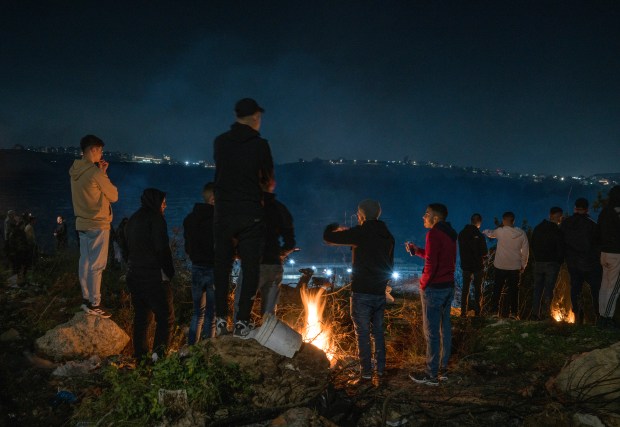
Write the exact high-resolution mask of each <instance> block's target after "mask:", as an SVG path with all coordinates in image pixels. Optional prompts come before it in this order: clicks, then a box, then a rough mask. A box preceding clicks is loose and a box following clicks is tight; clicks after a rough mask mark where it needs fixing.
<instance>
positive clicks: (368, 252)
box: [323, 199, 394, 380]
mask: <svg viewBox="0 0 620 427" xmlns="http://www.w3.org/2000/svg"><path fill="white" fill-rule="evenodd" d="M379 215H381V206H380V205H379V202H376V201H374V200H370V199H367V200H362V201H361V202H360V204H359V205H358V208H357V220H358V222H359V225H358V226H356V227H353V228H350V229H349V228H346V227H341V226H339V225H338V224H330V225H328V226H327V228H326V229H325V232H324V233H323V239H324V240H325V242H327V243H329V244H331V245H340V246H351V247H352V248H353V257H352V258H353V260H352V268H353V272H352V273H351V291H352V292H351V319H352V320H353V325H354V327H355V335H356V337H357V349H358V354H359V359H360V371H361V379H362V380H370V379H372V362H371V358H372V354H371V353H372V351H371V345H370V336H371V334H372V337H373V338H374V341H375V355H374V356H375V357H374V358H375V361H376V369H377V375H379V376H381V375H383V373H384V370H385V339H384V336H383V313H384V311H385V301H386V300H385V288H386V286H387V284H388V282H389V280H390V278H391V277H392V273H393V269H394V237H393V236H392V234H391V233H390V231H389V230H388V228H387V226H386V225H385V223H384V222H383V221H379Z"/></svg>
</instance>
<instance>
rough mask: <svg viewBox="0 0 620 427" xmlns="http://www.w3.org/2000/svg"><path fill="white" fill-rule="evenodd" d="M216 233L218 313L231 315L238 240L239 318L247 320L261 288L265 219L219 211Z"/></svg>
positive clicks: (224, 315) (215, 269) (215, 259)
mask: <svg viewBox="0 0 620 427" xmlns="http://www.w3.org/2000/svg"><path fill="white" fill-rule="evenodd" d="M213 236H214V240H215V258H214V276H215V313H216V316H217V317H222V318H224V319H226V318H227V317H228V293H229V278H230V270H231V268H232V262H233V257H234V253H235V246H234V244H235V242H236V244H237V254H238V255H239V257H240V258H241V272H242V283H241V297H240V299H239V312H238V313H237V320H245V321H248V320H250V314H251V311H252V305H253V303H254V296H255V295H256V289H257V288H258V279H259V276H260V261H261V257H262V252H263V247H264V237H265V222H264V221H263V218H262V217H256V216H248V215H222V214H218V215H217V216H216V218H215V220H214V223H213Z"/></svg>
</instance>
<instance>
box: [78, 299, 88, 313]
mask: <svg viewBox="0 0 620 427" xmlns="http://www.w3.org/2000/svg"><path fill="white" fill-rule="evenodd" d="M89 306H90V302H89V301H88V300H87V299H83V300H82V305H81V306H80V308H81V309H82V311H84V313H86V314H90V308H89Z"/></svg>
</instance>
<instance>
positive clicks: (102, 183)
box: [69, 159, 118, 231]
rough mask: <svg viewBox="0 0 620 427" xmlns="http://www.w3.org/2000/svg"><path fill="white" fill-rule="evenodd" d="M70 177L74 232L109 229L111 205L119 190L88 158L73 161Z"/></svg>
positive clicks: (115, 199) (116, 198)
mask: <svg viewBox="0 0 620 427" xmlns="http://www.w3.org/2000/svg"><path fill="white" fill-rule="evenodd" d="M69 176H70V177H71V200H72V201H73V213H74V214H75V228H76V230H78V231H86V230H109V229H110V223H111V222H112V206H111V205H110V203H115V202H116V201H117V200H118V190H117V189H116V187H115V186H114V185H113V184H112V182H111V181H110V178H108V176H107V175H106V174H105V173H104V172H103V171H102V170H101V169H99V168H98V167H97V166H96V165H95V164H94V163H93V162H91V161H90V160H87V159H78V160H75V161H74V162H73V165H71V168H70V169H69Z"/></svg>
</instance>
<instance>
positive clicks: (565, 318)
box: [551, 308, 575, 323]
mask: <svg viewBox="0 0 620 427" xmlns="http://www.w3.org/2000/svg"><path fill="white" fill-rule="evenodd" d="M551 316H552V317H553V318H554V319H555V321H556V322H567V323H575V313H573V311H572V310H568V312H564V311H563V310H560V309H559V308H556V309H554V310H553V311H552V312H551Z"/></svg>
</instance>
